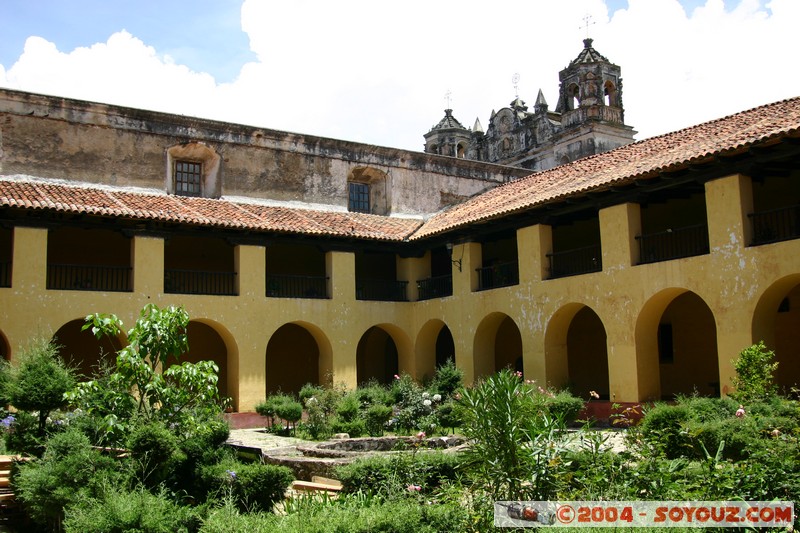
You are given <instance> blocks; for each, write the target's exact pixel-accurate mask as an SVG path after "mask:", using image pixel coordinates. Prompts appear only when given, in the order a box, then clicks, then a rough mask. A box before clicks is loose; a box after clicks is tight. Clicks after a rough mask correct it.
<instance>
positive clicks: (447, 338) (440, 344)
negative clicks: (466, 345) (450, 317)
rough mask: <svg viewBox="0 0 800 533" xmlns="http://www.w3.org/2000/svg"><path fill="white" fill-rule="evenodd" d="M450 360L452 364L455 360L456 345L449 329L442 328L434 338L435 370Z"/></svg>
mask: <svg viewBox="0 0 800 533" xmlns="http://www.w3.org/2000/svg"><path fill="white" fill-rule="evenodd" d="M451 360H452V361H453V362H455V360H456V345H455V342H454V341H453V334H452V333H451V332H450V328H448V327H447V326H442V329H441V330H439V334H438V335H437V336H436V368H439V367H440V366H443V365H445V364H447V362H448V361H451Z"/></svg>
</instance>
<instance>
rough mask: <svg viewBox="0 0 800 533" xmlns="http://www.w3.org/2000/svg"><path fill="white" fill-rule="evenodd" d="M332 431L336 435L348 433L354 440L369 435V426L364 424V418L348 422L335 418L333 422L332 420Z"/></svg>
mask: <svg viewBox="0 0 800 533" xmlns="http://www.w3.org/2000/svg"><path fill="white" fill-rule="evenodd" d="M331 431H333V432H334V433H347V434H348V435H350V436H351V437H352V438H356V437H361V436H363V435H366V434H367V424H366V423H365V422H364V419H363V418H356V419H355V420H350V421H346V420H342V419H340V418H338V417H334V418H333V420H331Z"/></svg>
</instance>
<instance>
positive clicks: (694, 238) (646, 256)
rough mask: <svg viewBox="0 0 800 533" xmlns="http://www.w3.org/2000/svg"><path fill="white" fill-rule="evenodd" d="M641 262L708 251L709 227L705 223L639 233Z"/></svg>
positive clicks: (667, 259)
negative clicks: (644, 233) (645, 233)
mask: <svg viewBox="0 0 800 533" xmlns="http://www.w3.org/2000/svg"><path fill="white" fill-rule="evenodd" d="M636 240H637V241H639V264H642V265H643V264H646V263H658V262H659V261H669V260H670V259H680V258H681V257H691V256H694V255H703V254H707V253H708V227H707V226H706V225H705V224H699V225H696V226H687V227H684V228H674V229H668V230H666V231H660V232H658V233H650V234H647V235H637V236H636Z"/></svg>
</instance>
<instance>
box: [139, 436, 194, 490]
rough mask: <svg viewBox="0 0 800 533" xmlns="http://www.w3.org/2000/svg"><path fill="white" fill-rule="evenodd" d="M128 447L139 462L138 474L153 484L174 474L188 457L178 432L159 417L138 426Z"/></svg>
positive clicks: (143, 480) (142, 479)
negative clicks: (183, 451) (169, 427)
mask: <svg viewBox="0 0 800 533" xmlns="http://www.w3.org/2000/svg"><path fill="white" fill-rule="evenodd" d="M127 447H128V449H129V450H130V452H131V459H132V460H133V462H134V463H135V468H136V472H137V478H138V479H139V480H140V481H141V482H142V483H144V484H146V485H147V486H150V487H154V486H156V485H158V484H159V483H161V482H163V481H165V480H166V479H167V478H168V477H170V475H171V474H172V473H173V470H174V469H175V468H176V467H177V466H178V464H179V463H180V462H181V461H182V460H183V459H184V458H185V457H184V456H183V454H182V453H180V448H179V445H178V438H177V437H176V436H175V434H174V433H172V432H171V431H170V430H169V429H167V428H166V427H165V426H164V424H162V423H161V422H157V421H149V422H148V421H145V422H144V423H142V424H138V425H136V426H134V428H133V429H132V431H131V433H130V435H129V436H128V441H127Z"/></svg>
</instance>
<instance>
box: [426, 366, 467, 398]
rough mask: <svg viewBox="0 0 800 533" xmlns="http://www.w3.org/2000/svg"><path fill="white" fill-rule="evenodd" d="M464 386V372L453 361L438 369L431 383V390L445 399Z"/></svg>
mask: <svg viewBox="0 0 800 533" xmlns="http://www.w3.org/2000/svg"><path fill="white" fill-rule="evenodd" d="M463 385H464V371H463V370H461V369H460V368H458V367H457V366H456V364H455V363H454V362H453V360H452V359H448V360H447V362H446V363H445V364H443V365H442V366H440V367H439V368H437V369H436V373H435V374H434V376H433V380H432V381H431V386H430V388H431V390H432V391H434V392H436V393H438V394H441V395H442V398H443V399H447V398H450V397H451V396H452V395H453V394H454V393H455V392H456V391H457V390H458V389H460V388H461V387H462V386H463Z"/></svg>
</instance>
